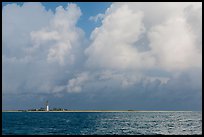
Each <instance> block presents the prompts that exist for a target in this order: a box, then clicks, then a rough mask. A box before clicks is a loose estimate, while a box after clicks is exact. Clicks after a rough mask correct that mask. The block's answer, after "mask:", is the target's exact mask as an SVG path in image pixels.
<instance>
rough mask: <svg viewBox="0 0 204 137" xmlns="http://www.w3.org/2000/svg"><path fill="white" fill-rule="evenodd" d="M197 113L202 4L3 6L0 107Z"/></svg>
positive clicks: (82, 3) (200, 67)
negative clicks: (0, 99) (0, 93)
mask: <svg viewBox="0 0 204 137" xmlns="http://www.w3.org/2000/svg"><path fill="white" fill-rule="evenodd" d="M46 100H48V101H49V105H50V108H55V107H60V108H65V109H72V110H77V109H81V110H86V109H89V110H91V109H92V110H131V109H132V110H191V111H201V110H202V3H201V2H195V3H187V2H186V3H184V2H183V3H178V2H177V3H173V2H172V3H166V2H165V3H162V2H157V3H156V2H154V3H151V2H144V3H143V2H135V3H133V2H131V3H125V2H120V3H110V2H72V3H68V2H42V3H37V2H35V3H28V2H25V3H22V2H20V3H10V2H9V3H7V2H6V3H2V108H3V110H17V109H33V108H40V107H44V105H45V102H46Z"/></svg>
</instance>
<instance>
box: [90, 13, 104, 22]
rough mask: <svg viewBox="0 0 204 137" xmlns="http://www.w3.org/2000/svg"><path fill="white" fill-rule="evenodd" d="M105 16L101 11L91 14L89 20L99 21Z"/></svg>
mask: <svg viewBox="0 0 204 137" xmlns="http://www.w3.org/2000/svg"><path fill="white" fill-rule="evenodd" d="M103 18H104V14H101V13H99V14H97V15H96V16H91V17H90V18H89V20H91V21H94V22H97V21H99V20H102V19H103Z"/></svg>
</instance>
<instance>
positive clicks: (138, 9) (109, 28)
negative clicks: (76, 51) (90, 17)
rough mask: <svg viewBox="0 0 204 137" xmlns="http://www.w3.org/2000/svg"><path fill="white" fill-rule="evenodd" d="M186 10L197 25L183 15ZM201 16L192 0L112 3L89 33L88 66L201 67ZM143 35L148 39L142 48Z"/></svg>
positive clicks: (166, 68)
mask: <svg viewBox="0 0 204 137" xmlns="http://www.w3.org/2000/svg"><path fill="white" fill-rule="evenodd" d="M157 7H162V8H161V9H159V8H157ZM189 10H191V12H192V13H191V14H193V15H194V16H195V17H194V18H196V19H197V21H196V22H199V23H198V27H195V25H192V23H191V22H192V21H190V20H189V19H188V18H190V17H189V16H191V15H189V14H188V16H186V13H188V12H189ZM161 11H162V12H161ZM196 13H198V14H196ZM153 18H154V19H153ZM200 19H201V7H200V4H195V3H184V4H182V3H178V4H175V3H156V4H155V3H147V4H146V3H131V4H128V3H113V4H112V5H111V6H110V8H108V9H107V11H106V12H105V14H104V17H103V20H102V25H101V26H100V27H98V28H95V30H94V31H93V32H92V34H91V40H92V41H91V45H90V46H89V47H88V48H87V49H86V50H85V54H86V55H87V56H88V60H87V62H86V63H87V66H91V67H99V68H109V69H141V68H142V69H143V68H145V69H148V68H150V69H152V68H163V69H164V70H166V71H174V70H185V69H188V68H191V67H201V56H202V54H201V52H200V47H201V46H199V45H201V43H197V41H201V37H200V36H201V33H200V31H199V30H200V28H201V27H200V26H201V25H200V23H201V20H200ZM133 26H134V27H133ZM142 39H146V40H148V41H149V43H146V47H149V48H146V50H143V51H141V50H140V49H139V47H141V46H140V45H141V42H139V41H140V40H142ZM143 47H144V46H143ZM175 55H177V56H175ZM195 60H196V61H195Z"/></svg>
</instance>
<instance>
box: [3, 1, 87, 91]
mask: <svg viewBox="0 0 204 137" xmlns="http://www.w3.org/2000/svg"><path fill="white" fill-rule="evenodd" d="M80 16H81V11H80V8H79V7H77V6H76V5H75V4H68V5H67V7H66V9H64V8H63V7H62V6H59V7H57V8H56V11H55V13H53V12H52V11H50V10H48V11H47V10H45V7H44V6H43V5H41V3H24V4H23V5H22V6H18V5H16V4H9V5H6V6H4V7H3V22H2V23H3V24H2V25H3V28H4V29H3V31H2V35H3V81H4V82H3V87H4V93H8V94H9V93H16V94H20V93H24V92H28V93H31V94H35V93H47V94H48V93H53V94H56V93H58V92H63V91H64V90H65V88H63V86H66V82H67V81H68V80H69V79H71V74H70V73H69V71H72V72H73V71H74V70H75V64H76V66H79V62H80V61H81V60H83V59H82V58H83V50H82V49H83V48H82V46H81V45H82V43H83V42H84V32H83V30H81V29H80V28H78V27H76V23H77V20H78V19H79V17H80ZM31 17H32V18H31ZM13 18H14V19H13ZM11 38H12V40H11ZM83 44H84V43H83ZM84 45H85V44H84ZM9 85H13V86H9Z"/></svg>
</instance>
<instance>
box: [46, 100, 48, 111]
mask: <svg viewBox="0 0 204 137" xmlns="http://www.w3.org/2000/svg"><path fill="white" fill-rule="evenodd" d="M46 111H49V106H48V101H46Z"/></svg>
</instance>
